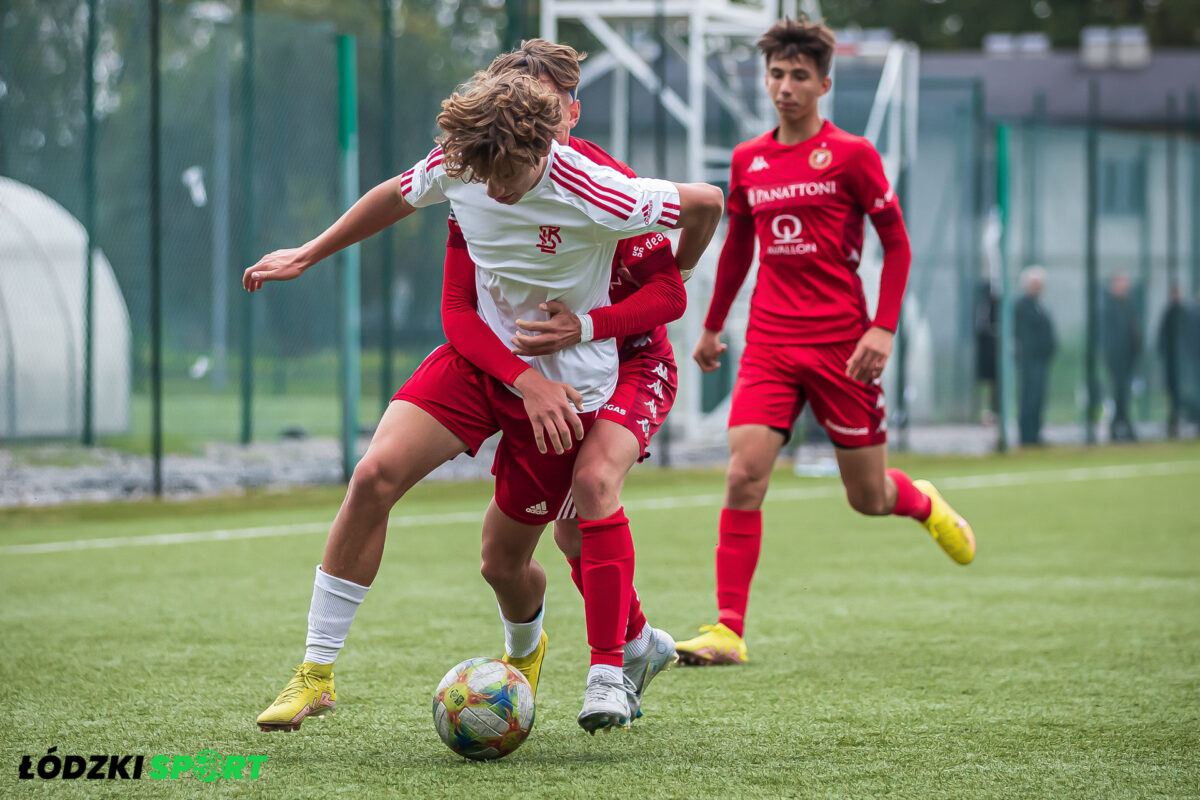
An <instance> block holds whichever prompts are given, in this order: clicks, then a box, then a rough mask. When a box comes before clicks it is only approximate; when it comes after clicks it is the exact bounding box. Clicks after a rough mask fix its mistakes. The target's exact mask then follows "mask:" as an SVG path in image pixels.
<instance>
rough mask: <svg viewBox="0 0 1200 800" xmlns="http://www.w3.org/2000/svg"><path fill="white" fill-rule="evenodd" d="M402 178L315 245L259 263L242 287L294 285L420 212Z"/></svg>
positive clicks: (366, 198)
mask: <svg viewBox="0 0 1200 800" xmlns="http://www.w3.org/2000/svg"><path fill="white" fill-rule="evenodd" d="M400 180H401V176H399V175H398V176H396V177H394V178H390V179H388V180H386V181H384V182H383V183H381V184H379V185H378V186H376V187H375V188H374V189H372V190H371V191H369V192H367V193H366V194H364V195H363V196H362V197H361V198H359V200H358V202H356V203H355V204H354V205H353V206H351V207H350V210H349V211H347V212H346V213H345V214H343V215H342V216H341V218H340V219H339V220H338V221H337V222H335V223H333V224H332V225H330V226H329V227H328V228H327V229H326V230H325V231H324V232H323V233H322V234H321V235H320V236H318V237H317V238H315V239H313V240H312V241H310V242H308V243H306V244H303V245H301V246H300V247H293V248H289V249H287V250H276V251H275V252H273V253H268V254H267V255H265V256H263V257H262V258H261V259H259V261H258V263H257V264H255V265H254V266H252V267H249V268H248V269H247V270H246V271H245V272H244V273H243V274H242V286H243V287H245V289H246V291H248V292H256V291H258V290H259V289H261V288H262V285H263V283H265V282H267V281H290V280H292V279H293V278H299V277H300V276H301V275H303V274H304V271H305V270H307V269H308V268H309V267H311V266H313V265H314V264H316V263H318V262H320V261H321V260H323V259H325V258H328V257H329V256H331V255H333V254H334V253H336V252H338V251H340V250H343V249H345V248H347V247H349V246H350V245H352V244H357V243H358V242H361V241H362V240H363V239H366V238H368V237H370V236H374V235H375V234H376V233H379V232H380V231H381V230H383V229H384V228H386V227H387V226H389V225H391V224H393V223H395V222H399V221H400V220H402V219H404V218H405V217H407V216H408V215H409V214H411V213H413V211H415V210H416V209H415V208H414V207H413V206H411V205H410V204H409V203H408V201H407V200H405V199H404V195H403V193H402V192H401V188H400Z"/></svg>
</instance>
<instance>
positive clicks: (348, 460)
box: [337, 35, 362, 482]
mask: <svg viewBox="0 0 1200 800" xmlns="http://www.w3.org/2000/svg"><path fill="white" fill-rule="evenodd" d="M337 58H338V149H339V150H340V151H341V154H340V159H341V171H342V205H343V206H344V207H345V208H349V207H350V206H352V205H354V203H355V202H356V201H357V200H358V85H357V84H358V81H357V80H356V78H357V73H356V69H357V65H356V63H355V62H356V58H355V39H354V37H353V36H347V35H342V36H339V37H338V39H337ZM343 254H344V255H343V258H344V261H343V263H342V356H341V362H342V370H341V372H342V381H341V383H342V479H343V480H345V481H347V482H349V481H350V476H351V475H352V474H354V465H355V463H356V462H357V460H358V459H357V457H356V456H357V445H358V398H359V393H360V392H361V389H362V365H361V361H360V359H361V352H360V351H361V348H362V310H361V308H360V307H359V296H360V293H361V292H360V288H359V270H360V261H359V258H360V254H359V246H358V245H351V246H350V247H347V248H346V249H345V250H344V251H343Z"/></svg>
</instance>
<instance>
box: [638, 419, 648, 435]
mask: <svg viewBox="0 0 1200 800" xmlns="http://www.w3.org/2000/svg"><path fill="white" fill-rule="evenodd" d="M638 425H641V426H642V435H643V436H645V437H646V438H647V439H648V438H650V420H648V419H639V420H638Z"/></svg>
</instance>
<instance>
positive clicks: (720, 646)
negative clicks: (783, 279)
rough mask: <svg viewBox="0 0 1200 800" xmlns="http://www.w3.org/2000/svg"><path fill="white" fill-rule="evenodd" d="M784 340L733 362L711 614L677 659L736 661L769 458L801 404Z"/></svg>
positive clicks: (740, 657)
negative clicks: (735, 366)
mask: <svg viewBox="0 0 1200 800" xmlns="http://www.w3.org/2000/svg"><path fill="white" fill-rule="evenodd" d="M788 350H789V348H786V347H777V346H763V345H748V346H747V347H746V350H745V352H744V353H743V355H742V360H741V364H740V365H739V366H738V376H737V381H736V383H735V384H734V388H733V397H732V401H731V405H730V411H729V467H728V469H727V471H726V473H725V505H724V507H723V508H722V509H721V513H720V517H719V519H718V524H717V550H716V579H717V610H718V618H717V622H716V624H715V625H704V626H702V627H701V628H700V631H701V633H700V635H699V636H696V637H695V638H692V639H688V640H686V641H683V642H677V643H676V644H675V649H676V651H677V652H678V653H679V660H680V663H683V664H692V665H697V666H709V665H717V664H741V663H744V662H745V661H746V660H747V659H748V657H749V655H748V651H747V649H746V642H745V639H744V638H743V634H744V633H745V622H746V608H747V605H748V603H749V598H750V583H751V581H752V580H753V578H754V571H755V569H756V568H757V566H758V556H759V552H760V550H761V549H762V532H763V519H762V504H763V499H764V498H765V497H766V495H767V487H768V485H769V484H770V480H771V470H772V469H773V468H774V466H775V459H776V458H777V457H778V456H779V451H780V449H781V448H782V447H783V445H784V443H785V442H786V441H787V436H788V433H789V432H790V431H791V429H792V425H793V424H795V421H796V417H797V416H799V414H800V411H801V410H802V409H803V408H804V402H805V398H804V394H803V392H802V391H801V389H800V386H799V384H798V382H797V380H796V376H795V374H794V372H795V370H794V368H793V367H792V365H791V363H790V360H791V359H790V356H789V353H788Z"/></svg>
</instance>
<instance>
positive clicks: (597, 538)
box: [579, 508, 633, 667]
mask: <svg viewBox="0 0 1200 800" xmlns="http://www.w3.org/2000/svg"><path fill="white" fill-rule="evenodd" d="M579 532H580V533H581V534H582V535H583V552H582V553H581V556H580V559H581V569H580V571H581V572H582V574H583V614H584V617H585V619H586V620H587V634H588V644H589V645H591V647H592V663H593V664H607V665H610V666H614V667H620V666H622V665H623V664H624V663H625V628H626V627H627V624H628V620H629V600H630V596H631V595H632V594H633V535H632V534H631V533H630V532H629V520H628V519H626V518H625V509H623V508H618V509H617V510H616V512H615V513H613V514H612V515H611V516H608V517H605V518H604V519H597V520H585V519H582V518H581V519H580V520H579Z"/></svg>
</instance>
